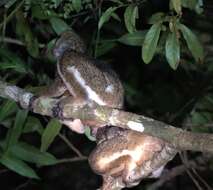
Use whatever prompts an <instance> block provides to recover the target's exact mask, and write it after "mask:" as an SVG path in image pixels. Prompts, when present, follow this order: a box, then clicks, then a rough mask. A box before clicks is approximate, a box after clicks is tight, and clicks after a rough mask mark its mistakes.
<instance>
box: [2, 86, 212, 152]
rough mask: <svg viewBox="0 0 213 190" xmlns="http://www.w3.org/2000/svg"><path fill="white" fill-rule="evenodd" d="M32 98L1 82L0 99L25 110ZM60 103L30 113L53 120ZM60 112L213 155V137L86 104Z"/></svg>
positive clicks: (44, 102)
mask: <svg viewBox="0 0 213 190" xmlns="http://www.w3.org/2000/svg"><path fill="white" fill-rule="evenodd" d="M33 96H34V95H33V94H32V93H29V92H26V91H24V90H23V89H21V88H18V87H17V86H11V85H8V84H7V83H4V82H0V97H4V98H7V99H12V100H14V101H16V102H18V103H19V104H20V105H21V106H22V107H23V108H24V109H28V108H29V107H30V104H31V100H32V97H33ZM58 103H59V100H58V99H52V98H38V99H36V100H35V101H34V102H33V104H32V108H31V109H32V110H33V112H35V113H38V114H42V115H48V116H51V117H53V116H54V111H53V110H54V108H57V106H58ZM61 112H62V115H63V117H64V118H79V119H81V120H82V121H84V123H87V124H88V125H91V126H93V125H94V124H95V123H99V124H103V125H113V126H118V127H122V128H126V129H131V130H135V131H139V132H144V133H145V134H148V135H152V136H156V137H159V138H161V139H163V140H165V141H167V142H169V143H171V144H172V145H173V146H174V147H176V148H178V149H179V150H193V151H201V152H211V153H213V135H211V134H206V133H192V132H188V131H184V130H182V129H180V128H176V127H173V126H171V125H168V124H165V123H163V122H161V121H157V120H154V119H151V118H148V117H145V116H142V115H137V114H134V113H130V112H125V111H122V110H117V109H112V108H108V107H105V106H99V105H94V104H86V105H83V106H79V107H76V106H74V105H72V104H66V105H64V106H63V107H61Z"/></svg>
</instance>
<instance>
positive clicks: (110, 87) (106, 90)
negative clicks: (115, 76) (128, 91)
mask: <svg viewBox="0 0 213 190" xmlns="http://www.w3.org/2000/svg"><path fill="white" fill-rule="evenodd" d="M105 92H108V93H111V94H112V93H113V92H114V86H113V85H112V84H110V85H108V86H107V87H106V88H105Z"/></svg>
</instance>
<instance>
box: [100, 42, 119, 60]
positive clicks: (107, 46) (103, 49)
mask: <svg viewBox="0 0 213 190" xmlns="http://www.w3.org/2000/svg"><path fill="white" fill-rule="evenodd" d="M115 46H116V43H115V42H104V43H101V44H100V45H98V48H97V51H96V56H97V57H100V56H102V55H104V54H106V53H107V52H109V51H110V50H112V49H113V48H114V47H115Z"/></svg>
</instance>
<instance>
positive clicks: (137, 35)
mask: <svg viewBox="0 0 213 190" xmlns="http://www.w3.org/2000/svg"><path fill="white" fill-rule="evenodd" d="M146 33H147V30H144V31H137V32H133V33H127V34H124V35H123V36H121V37H120V38H118V40H117V41H118V42H120V43H123V44H126V45H130V46H141V44H142V43H143V41H144V39H145V35H146Z"/></svg>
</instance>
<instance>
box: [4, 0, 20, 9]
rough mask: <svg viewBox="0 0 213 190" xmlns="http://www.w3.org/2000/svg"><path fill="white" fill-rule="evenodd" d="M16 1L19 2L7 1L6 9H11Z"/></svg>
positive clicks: (14, 0)
mask: <svg viewBox="0 0 213 190" xmlns="http://www.w3.org/2000/svg"><path fill="white" fill-rule="evenodd" d="M16 1H17V0H9V1H7V3H6V4H5V5H4V7H5V8H6V9H9V8H10V7H11V6H13V5H14V3H16Z"/></svg>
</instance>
